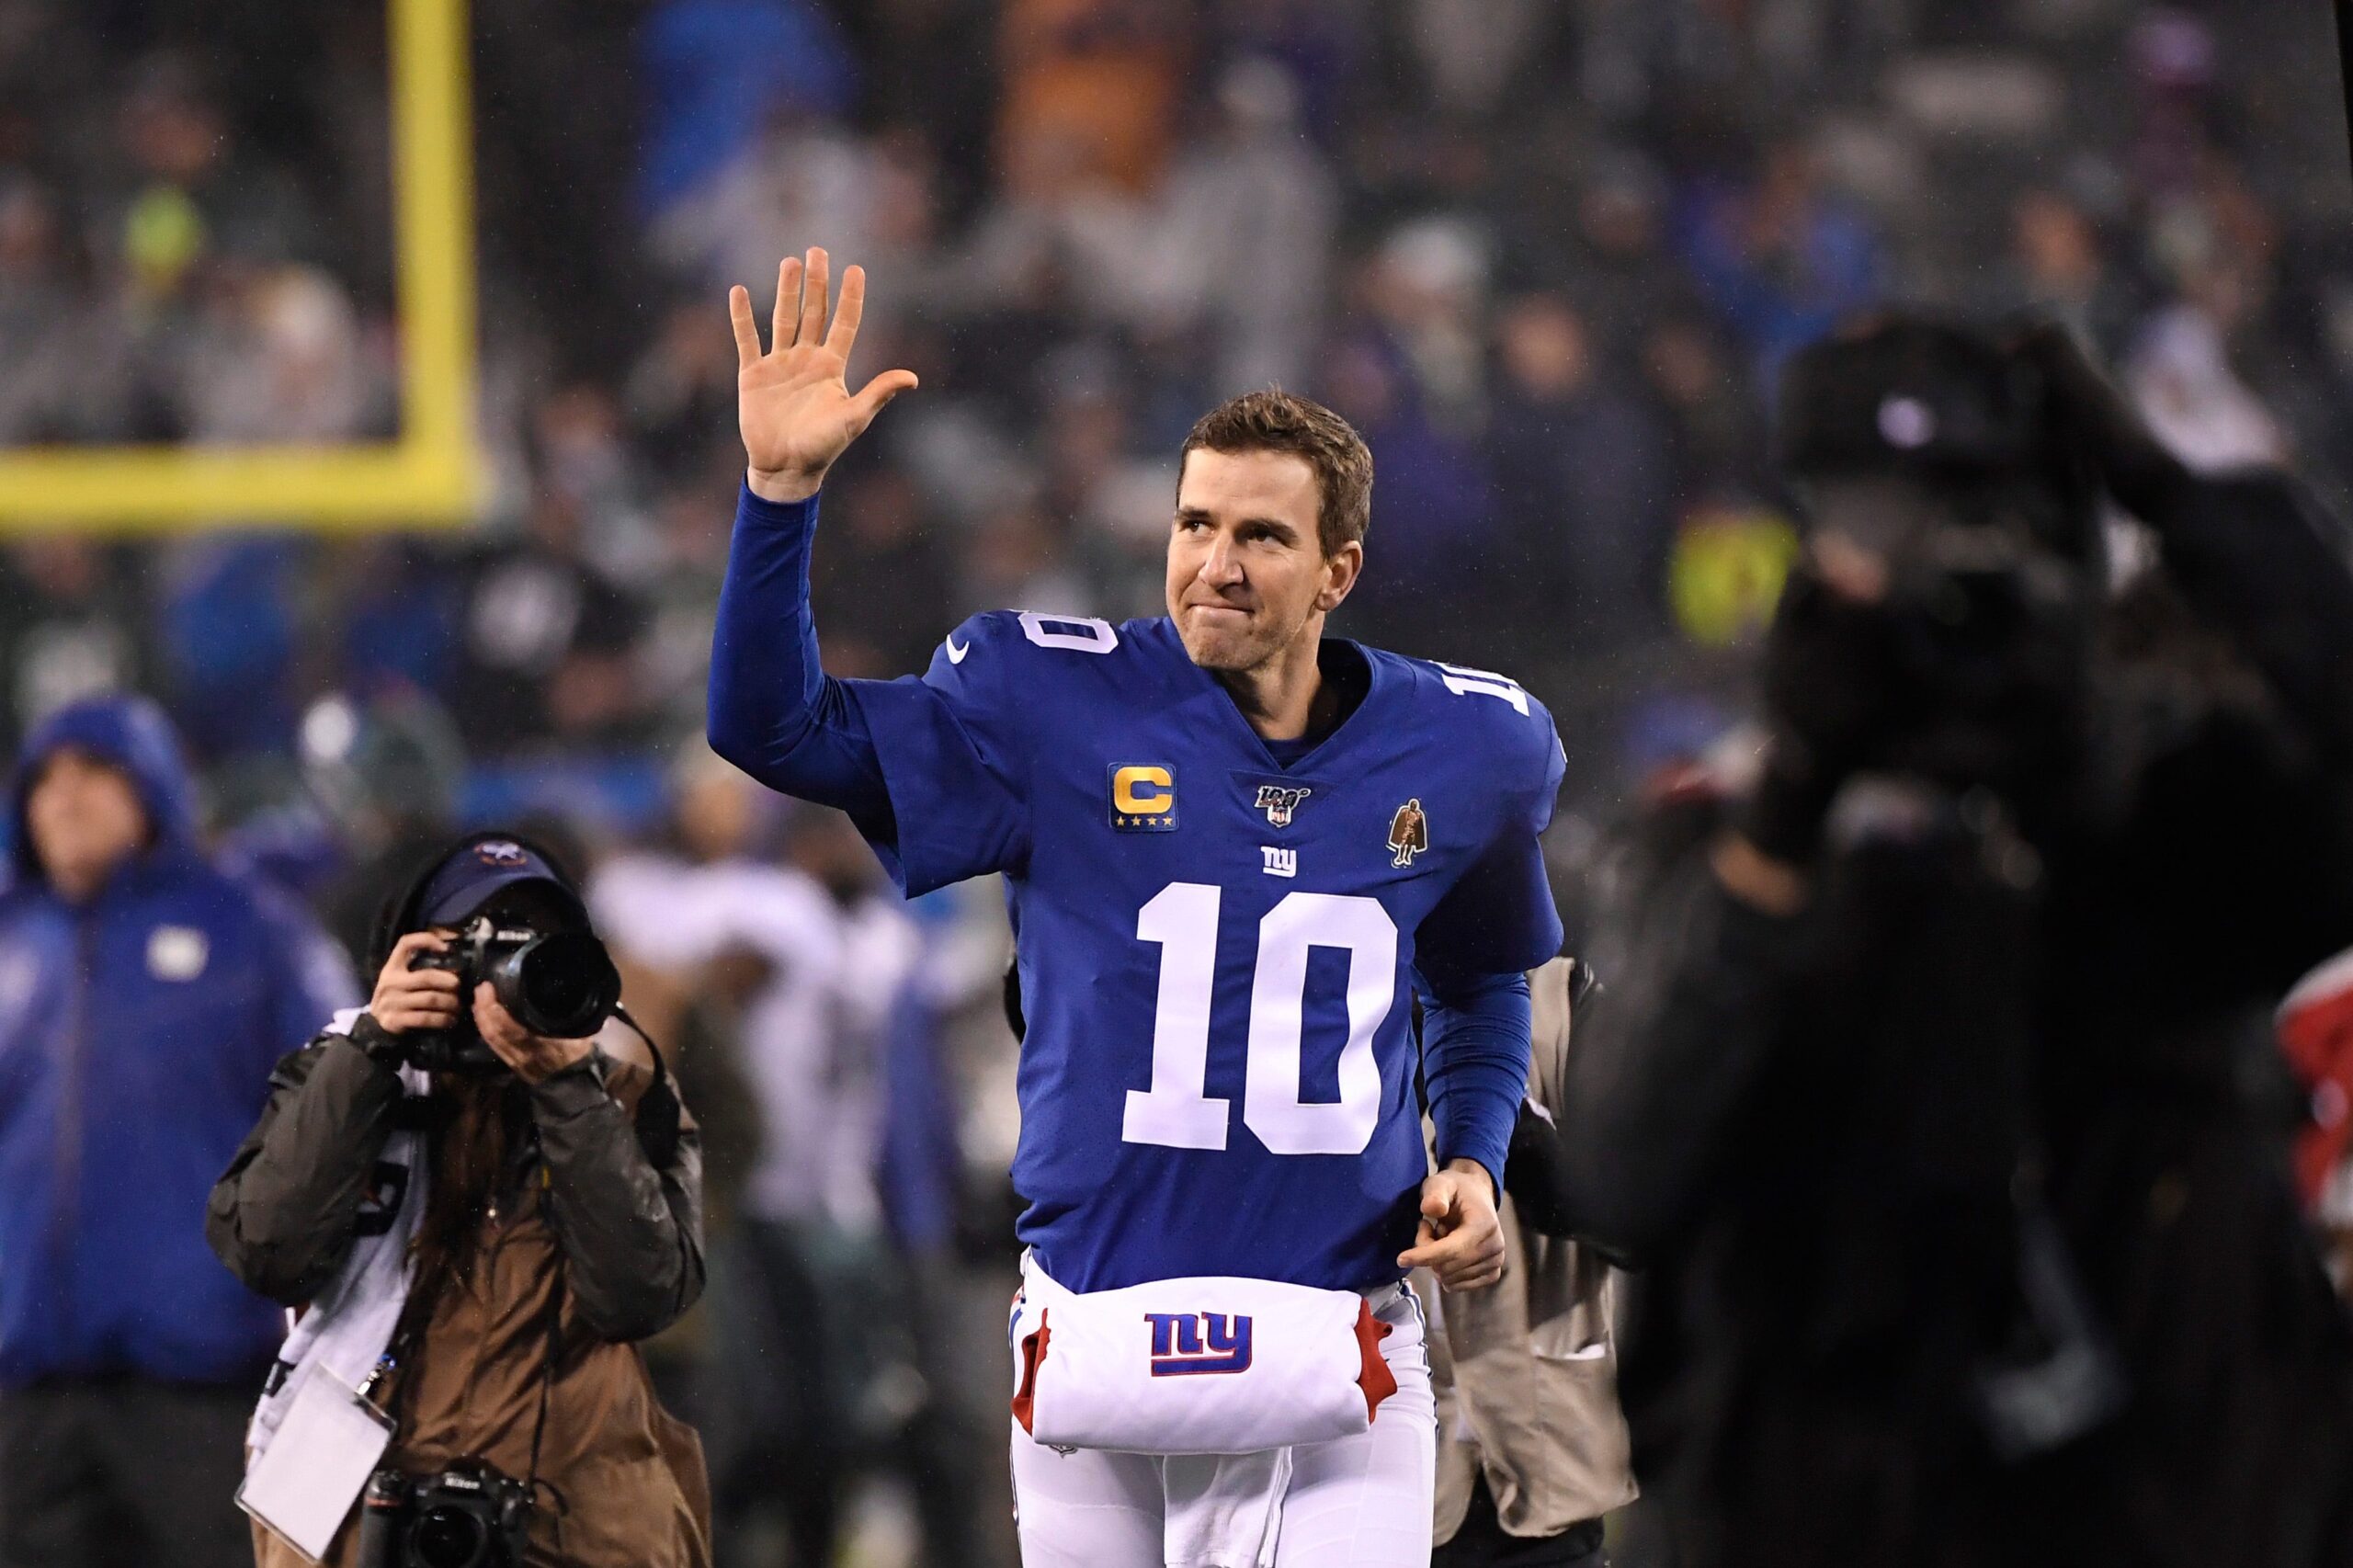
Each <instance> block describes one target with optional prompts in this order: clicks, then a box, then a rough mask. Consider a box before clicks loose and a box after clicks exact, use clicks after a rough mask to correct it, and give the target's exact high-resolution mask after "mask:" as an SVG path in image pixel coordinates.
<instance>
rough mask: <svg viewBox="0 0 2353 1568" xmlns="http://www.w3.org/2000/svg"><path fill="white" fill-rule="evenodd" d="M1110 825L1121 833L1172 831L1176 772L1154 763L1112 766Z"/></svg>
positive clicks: (1115, 764) (1174, 812)
mask: <svg viewBox="0 0 2353 1568" xmlns="http://www.w3.org/2000/svg"><path fill="white" fill-rule="evenodd" d="M1111 825H1112V826H1113V827H1114V828H1116V829H1118V830H1119V831H1120V832H1121V833H1170V832H1173V831H1175V829H1176V770H1175V769H1174V768H1169V767H1160V766H1159V765H1157V764H1154V763H1126V764H1119V763H1114V764H1113V765H1112V767H1111Z"/></svg>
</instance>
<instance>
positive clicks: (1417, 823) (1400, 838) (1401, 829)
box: [1389, 795, 1430, 866]
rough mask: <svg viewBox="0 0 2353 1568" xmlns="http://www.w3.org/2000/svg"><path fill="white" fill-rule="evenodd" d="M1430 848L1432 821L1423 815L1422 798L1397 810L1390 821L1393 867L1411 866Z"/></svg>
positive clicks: (1391, 861)
mask: <svg viewBox="0 0 2353 1568" xmlns="http://www.w3.org/2000/svg"><path fill="white" fill-rule="evenodd" d="M1429 846H1430V819H1429V818H1428V817H1427V816H1426V815H1425V814H1423V812H1422V801H1421V797H1420V796H1418V795H1417V796H1415V798H1414V799H1412V800H1410V801H1406V802H1405V803H1404V805H1402V806H1400V807H1398V808H1397V814H1396V815H1395V816H1393V817H1391V818H1390V819H1389V847H1390V850H1391V851H1392V858H1391V860H1390V862H1389V863H1390V864H1391V865H1392V866H1410V865H1412V864H1413V863H1414V857H1415V856H1416V855H1419V854H1421V853H1422V852H1423V851H1424V850H1426V849H1427V848H1428V847H1429Z"/></svg>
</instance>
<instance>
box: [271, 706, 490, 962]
mask: <svg viewBox="0 0 2353 1568" xmlns="http://www.w3.org/2000/svg"><path fill="white" fill-rule="evenodd" d="M301 760H302V778H303V782H304V784H305V785H306V786H308V788H309V791H310V796H311V799H312V800H313V801H314V802H315V803H316V804H317V807H318V809H319V811H320V812H322V813H323V815H324V822H325V826H326V830H327V833H328V835H330V837H331V838H332V841H333V843H334V846H335V875H334V876H333V877H332V878H331V879H330V880H329V881H327V882H326V884H325V885H324V887H323V888H321V889H320V891H319V892H318V894H317V896H316V899H315V903H316V904H317V907H318V909H319V911H320V913H321V915H323V916H324V919H325V921H326V924H327V929H328V931H329V932H330V933H331V934H332V935H333V936H334V937H335V939H336V940H337V941H338V942H341V943H342V944H343V949H344V951H345V952H347V953H348V954H350V955H351V957H352V960H353V961H354V962H355V963H357V962H363V961H365V960H366V958H367V955H368V950H369V939H370V934H371V933H372V931H373V930H374V928H375V923H376V918H377V916H378V915H380V914H381V912H382V908H383V903H384V901H385V899H386V898H387V897H389V896H390V895H391V893H392V892H393V891H396V890H398V889H399V888H400V887H401V886H402V885H403V883H404V882H405V881H407V880H408V878H410V877H412V876H414V875H415V872H416V869H417V868H418V867H420V866H422V865H423V864H424V863H425V861H426V858H427V857H429V856H430V855H432V854H433V853H434V852H435V851H436V850H437V849H438V848H439V847H440V846H444V845H446V844H448V843H449V839H450V837H451V835H453V834H454V833H455V832H456V830H457V826H458V786H459V783H460V780H461V778H462V777H463V775H464V772H465V765H466V754H465V748H464V747H463V745H462V744H460V742H459V740H458V734H457V731H456V729H455V728H454V727H453V726H452V725H451V724H450V722H449V716H448V715H447V714H445V713H443V712H442V711H441V710H439V709H438V708H436V707H435V706H434V705H433V704H432V703H431V702H430V701H429V700H427V699H425V698H423V697H420V696H416V695H415V694H405V695H404V694H398V693H395V694H392V695H388V696H384V697H381V698H379V699H376V700H374V701H372V702H355V701H353V700H352V699H348V698H345V697H340V696H336V697H329V698H327V699H324V700H322V701H320V702H317V703H315V704H313V706H312V708H311V710H310V711H309V712H307V713H305V714H304V715H303V717H302V728H301Z"/></svg>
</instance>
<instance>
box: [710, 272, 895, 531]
mask: <svg viewBox="0 0 2353 1568" xmlns="http://www.w3.org/2000/svg"><path fill="white" fill-rule="evenodd" d="M826 267H827V259H826V256H825V253H824V251H823V250H822V249H812V250H811V251H810V252H809V255H808V256H807V258H806V259H805V260H804V259H803V258H801V257H800V256H788V257H786V258H785V261H784V265H783V266H781V267H778V268H777V275H776V319H775V321H774V323H773V324H772V325H771V327H770V336H771V337H772V338H773V340H774V341H773V343H772V344H771V346H770V347H769V349H768V351H767V353H765V354H763V353H761V352H760V333H759V328H758V326H757V325H756V324H755V323H754V322H753V320H752V296H751V294H750V292H749V291H748V290H745V288H744V287H743V285H741V284H737V285H736V286H735V287H734V288H733V289H731V290H728V292H727V311H728V314H729V315H730V316H731V317H732V318H733V321H734V324H735V364H736V375H735V423H736V426H737V427H738V428H739V429H740V430H742V432H743V434H744V454H745V458H747V459H748V460H749V461H750V464H751V472H750V474H749V476H748V477H749V480H750V483H751V486H752V494H755V495H757V496H759V497H760V498H761V499H762V500H764V501H801V500H806V499H807V498H808V497H810V496H812V495H814V494H816V493H817V487H818V486H819V485H820V484H823V483H824V480H825V471H826V470H827V469H829V468H831V467H833V465H834V460H835V459H836V458H838V457H840V456H841V455H842V453H843V452H844V451H846V450H847V449H848V448H849V444H850V443H851V442H852V441H855V440H857V439H858V437H859V436H860V435H861V434H863V433H864V432H865V429H866V427H867V426H869V425H871V424H873V423H874V416H875V415H878V414H880V413H881V412H882V405H883V404H884V403H889V402H890V401H891V400H892V398H894V397H896V396H898V395H899V394H900V393H901V392H905V391H907V390H909V389H910V388H912V387H913V386H915V372H914V371H912V370H885V371H883V372H882V373H881V375H879V376H877V377H875V378H874V379H873V380H872V381H869V382H867V383H866V385H865V386H864V387H863V388H861V389H860V390H859V391H858V394H857V395H856V396H852V395H851V394H850V390H849V382H848V381H847V379H846V376H845V372H847V370H848V369H849V351H850V347H851V346H852V345H854V344H855V343H857V341H858V318H859V317H860V316H862V315H863V314H865V312H866V269H865V268H864V267H851V268H849V269H848V270H847V271H846V272H844V273H843V274H842V302H841V308H840V309H839V310H838V311H836V312H834V324H833V328H832V330H831V331H827V330H826V327H825V303H826V299H825V287H826V278H825V271H826Z"/></svg>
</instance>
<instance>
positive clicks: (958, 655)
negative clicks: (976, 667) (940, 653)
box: [948, 637, 972, 665]
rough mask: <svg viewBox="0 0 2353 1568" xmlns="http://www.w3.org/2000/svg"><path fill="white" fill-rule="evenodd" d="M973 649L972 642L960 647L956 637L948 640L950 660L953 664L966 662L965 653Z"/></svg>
mask: <svg viewBox="0 0 2353 1568" xmlns="http://www.w3.org/2000/svg"><path fill="white" fill-rule="evenodd" d="M971 652H972V644H971V643H970V642H967V643H965V644H964V645H963V646H962V647H961V648H960V647H958V646H957V645H956V639H954V638H953V637H950V638H949V640H948V662H949V664H951V665H961V664H962V663H963V662H964V655H965V654H967V653H971Z"/></svg>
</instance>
